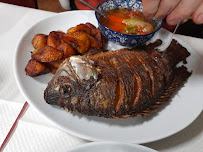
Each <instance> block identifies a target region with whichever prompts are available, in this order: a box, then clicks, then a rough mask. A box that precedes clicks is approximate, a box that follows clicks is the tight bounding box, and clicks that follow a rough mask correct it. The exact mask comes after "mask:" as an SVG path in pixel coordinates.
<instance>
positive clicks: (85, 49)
mask: <svg viewBox="0 0 203 152" xmlns="http://www.w3.org/2000/svg"><path fill="white" fill-rule="evenodd" d="M106 42H107V40H106V39H105V37H104V36H102V34H101V32H100V30H99V29H98V28H96V27H95V26H94V25H93V24H91V23H86V24H79V25H76V26H75V27H72V28H70V29H68V30H67V33H64V32H63V31H51V32H50V33H49V35H46V34H36V35H35V36H34V37H33V40H32V45H33V47H34V48H35V50H34V51H33V52H32V53H31V59H30V61H29V62H28V64H27V66H26V68H25V71H26V74H27V75H29V76H31V77H34V76H38V75H41V74H46V73H49V72H51V73H53V74H55V72H56V70H57V69H58V67H59V65H60V64H61V63H62V62H63V60H65V59H66V58H68V57H70V56H72V55H85V54H86V53H88V54H89V55H90V54H95V53H94V52H97V53H98V52H100V51H103V50H104V47H105V45H106Z"/></svg>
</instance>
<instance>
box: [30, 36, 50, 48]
mask: <svg viewBox="0 0 203 152" xmlns="http://www.w3.org/2000/svg"><path fill="white" fill-rule="evenodd" d="M47 38H48V35H45V34H36V35H35V36H34V38H33V39H32V45H33V47H34V48H35V49H36V48H42V47H44V46H46V45H47Z"/></svg>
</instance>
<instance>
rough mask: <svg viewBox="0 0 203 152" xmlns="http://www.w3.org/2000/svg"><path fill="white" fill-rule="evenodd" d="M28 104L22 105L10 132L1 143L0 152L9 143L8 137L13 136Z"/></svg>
mask: <svg viewBox="0 0 203 152" xmlns="http://www.w3.org/2000/svg"><path fill="white" fill-rule="evenodd" d="M28 105H29V104H28V103H27V101H26V102H25V103H24V105H23V107H22V109H21V111H20V113H19V115H18V117H17V118H16V120H15V122H14V123H13V125H12V127H11V129H10V131H9V132H8V134H7V136H6V138H5V139H4V142H3V143H2V145H1V147H0V152H2V151H3V150H4V148H5V147H6V144H7V143H8V142H9V140H10V137H11V136H12V135H13V133H14V131H15V128H16V125H17V124H18V120H19V119H20V118H21V117H22V116H23V114H24V112H25V111H26V109H27V107H28Z"/></svg>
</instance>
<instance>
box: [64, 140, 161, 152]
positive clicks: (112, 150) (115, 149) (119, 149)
mask: <svg viewBox="0 0 203 152" xmlns="http://www.w3.org/2000/svg"><path fill="white" fill-rule="evenodd" d="M67 152H158V151H156V150H153V149H150V148H147V147H145V146H141V145H136V144H128V143H120V142H92V143H88V144H84V145H81V146H77V147H76V148H72V149H70V150H68V151H67Z"/></svg>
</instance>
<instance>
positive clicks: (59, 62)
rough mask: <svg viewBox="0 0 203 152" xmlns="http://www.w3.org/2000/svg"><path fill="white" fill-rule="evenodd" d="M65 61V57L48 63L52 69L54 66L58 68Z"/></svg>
mask: <svg viewBox="0 0 203 152" xmlns="http://www.w3.org/2000/svg"><path fill="white" fill-rule="evenodd" d="M63 61H64V59H61V60H58V61H55V62H49V63H47V65H48V66H49V67H50V68H51V69H52V68H56V69H58V67H59V66H60V64H61V63H62V62H63Z"/></svg>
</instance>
